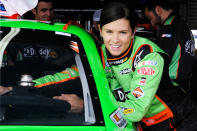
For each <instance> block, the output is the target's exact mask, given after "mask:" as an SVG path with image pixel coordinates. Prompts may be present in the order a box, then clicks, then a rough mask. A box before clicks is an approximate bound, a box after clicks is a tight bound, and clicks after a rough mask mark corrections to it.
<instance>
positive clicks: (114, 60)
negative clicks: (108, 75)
mask: <svg viewBox="0 0 197 131" xmlns="http://www.w3.org/2000/svg"><path fill="white" fill-rule="evenodd" d="M132 47H133V39H132V40H131V44H130V46H129V48H128V49H127V50H126V51H125V52H124V53H122V54H121V55H119V56H116V57H113V56H112V55H111V54H110V53H109V51H108V50H107V49H106V48H105V49H106V54H107V61H108V63H109V65H119V64H122V63H124V62H126V61H127V60H128V59H129V57H130V55H131V52H132Z"/></svg>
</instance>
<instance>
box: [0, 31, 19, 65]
mask: <svg viewBox="0 0 197 131" xmlns="http://www.w3.org/2000/svg"><path fill="white" fill-rule="evenodd" d="M19 32H20V29H19V28H11V31H10V32H9V33H8V34H7V35H6V36H5V37H4V38H3V39H2V40H1V41H0V68H1V66H2V60H3V53H4V50H5V48H6V47H7V45H8V44H9V42H10V41H11V40H12V38H14V36H16V35H17V34H18V33H19Z"/></svg>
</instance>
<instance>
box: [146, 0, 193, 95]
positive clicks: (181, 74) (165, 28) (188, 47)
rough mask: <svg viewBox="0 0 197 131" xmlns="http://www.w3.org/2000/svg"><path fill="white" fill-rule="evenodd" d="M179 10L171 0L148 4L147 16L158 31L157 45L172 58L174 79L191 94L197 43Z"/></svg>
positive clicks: (152, 0) (149, 0)
mask: <svg viewBox="0 0 197 131" xmlns="http://www.w3.org/2000/svg"><path fill="white" fill-rule="evenodd" d="M176 9H177V3H173V2H172V1H170V0H148V1H147V3H146V5H145V10H144V13H145V16H146V17H147V18H148V19H149V21H150V23H151V24H152V25H153V26H156V27H157V33H156V34H157V36H156V37H157V38H156V39H157V42H156V43H157V44H158V45H159V46H160V48H161V49H163V50H164V51H165V52H166V53H168V55H169V57H170V61H171V62H170V65H169V74H170V78H171V79H172V80H173V82H174V84H178V85H179V86H180V87H182V88H183V89H184V90H185V91H187V92H188V93H189V94H190V93H191V91H190V79H191V77H192V64H193V54H194V53H193V51H194V43H195V42H194V37H193V34H192V32H191V30H190V28H189V27H188V25H187V23H186V22H185V21H184V20H182V19H180V17H179V16H178V14H177V13H176Z"/></svg>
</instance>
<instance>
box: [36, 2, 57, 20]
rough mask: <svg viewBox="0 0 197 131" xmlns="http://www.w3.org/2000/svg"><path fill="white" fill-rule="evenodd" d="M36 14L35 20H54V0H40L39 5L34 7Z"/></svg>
mask: <svg viewBox="0 0 197 131" xmlns="http://www.w3.org/2000/svg"><path fill="white" fill-rule="evenodd" d="M32 13H33V14H34V15H35V20H38V21H52V19H53V17H54V10H53V1H52V0H39V1H38V4H37V6H36V7H35V8H34V9H32Z"/></svg>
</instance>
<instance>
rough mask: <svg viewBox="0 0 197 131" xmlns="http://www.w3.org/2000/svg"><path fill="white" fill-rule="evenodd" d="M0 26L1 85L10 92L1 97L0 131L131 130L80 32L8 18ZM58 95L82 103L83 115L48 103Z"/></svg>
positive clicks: (95, 50)
mask: <svg viewBox="0 0 197 131" xmlns="http://www.w3.org/2000/svg"><path fill="white" fill-rule="evenodd" d="M0 27H1V28H0V33H1V35H0V72H1V73H0V75H1V76H0V78H1V80H0V85H1V86H4V87H9V86H12V87H13V90H12V91H10V92H8V93H5V94H3V95H1V96H0V130H4V131H33V130H37V131H42V130H44V131H82V130H84V131H88V130H90V131H116V130H117V131H118V130H129V131H132V130H136V128H135V125H134V124H133V123H131V122H129V121H127V120H126V119H124V117H123V115H122V114H121V112H120V110H121V109H120V108H119V107H118V105H117V103H116V100H115V97H114V95H113V94H112V92H111V91H110V87H109V84H108V81H107V79H106V75H105V71H104V69H103V66H102V62H101V57H100V54H99V51H100V45H99V43H98V42H97V41H96V40H95V39H94V38H93V37H92V35H91V34H89V33H88V32H86V31H85V30H84V29H83V28H82V27H79V26H78V25H74V24H72V22H68V23H67V24H62V23H55V24H49V23H43V22H36V21H28V20H10V19H1V20H0ZM73 66H74V67H75V68H73ZM54 74H57V76H58V77H55V78H54V79H51V77H50V76H51V75H54ZM43 77H44V81H43V79H41V80H40V78H43ZM32 79H33V81H31V80H32ZM35 83H36V84H35ZM62 93H63V94H73V93H74V94H77V95H78V96H79V97H80V98H81V99H83V101H84V106H83V111H82V112H80V113H71V112H69V110H70V108H71V105H70V104H69V103H68V102H66V101H60V100H55V99H52V97H53V96H58V95H61V94H62ZM128 112H131V111H129V110H128Z"/></svg>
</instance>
